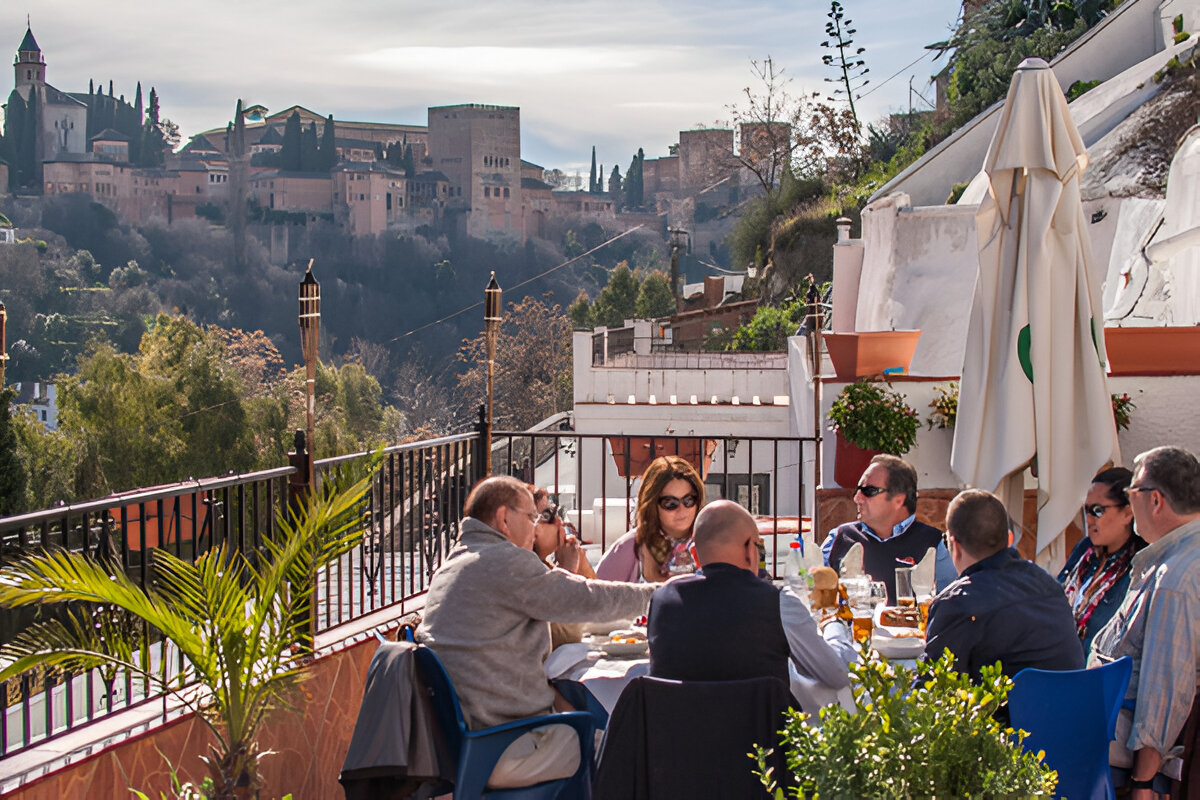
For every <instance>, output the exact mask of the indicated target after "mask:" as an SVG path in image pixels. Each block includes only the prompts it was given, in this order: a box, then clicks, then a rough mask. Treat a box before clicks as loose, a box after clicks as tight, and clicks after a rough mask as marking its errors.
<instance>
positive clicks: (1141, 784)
mask: <svg viewBox="0 0 1200 800" xmlns="http://www.w3.org/2000/svg"><path fill="white" fill-rule="evenodd" d="M1128 785H1129V788H1130V789H1153V788H1154V778H1147V779H1146V780H1144V781H1139V780H1138V779H1137V778H1134V777H1130V778H1129V784H1128Z"/></svg>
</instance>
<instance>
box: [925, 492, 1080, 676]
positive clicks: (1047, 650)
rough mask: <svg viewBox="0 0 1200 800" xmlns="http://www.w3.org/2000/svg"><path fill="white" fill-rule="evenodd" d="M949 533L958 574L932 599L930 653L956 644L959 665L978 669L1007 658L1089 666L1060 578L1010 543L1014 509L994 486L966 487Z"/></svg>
mask: <svg viewBox="0 0 1200 800" xmlns="http://www.w3.org/2000/svg"><path fill="white" fill-rule="evenodd" d="M946 539H947V541H948V543H949V546H950V557H951V558H952V559H953V560H954V566H955V567H956V568H957V569H958V571H959V578H958V580H956V581H954V583H952V584H950V586H948V587H947V588H946V590H945V591H943V592H941V593H940V594H938V596H937V597H935V598H934V600H933V604H932V605H930V607H929V624H928V625H927V627H926V637H925V656H926V658H929V659H937V658H940V657H941V655H942V653H943V652H944V651H946V650H949V651H950V652H951V653H953V654H954V661H955V664H954V666H955V669H958V670H959V671H961V672H966V673H969V674H970V675H971V677H973V678H978V677H979V670H980V668H981V667H984V666H988V665H990V664H995V663H996V662H997V661H999V662H1000V664H1001V669H1003V671H1004V674H1005V675H1008V676H1009V677H1010V678H1011V677H1012V676H1013V675H1016V674H1017V673H1018V672H1020V671H1021V670H1022V669H1024V668H1025V667H1037V668H1038V669H1059V670H1061V669H1083V644H1082V643H1081V642H1080V641H1079V636H1078V635H1072V633H1073V631H1074V630H1075V618H1074V616H1073V615H1072V614H1071V605H1070V603H1068V602H1067V596H1066V595H1065V594H1063V591H1062V587H1061V586H1060V585H1059V583H1058V581H1056V580H1054V578H1052V577H1050V575H1049V573H1047V572H1046V571H1045V570H1043V569H1042V568H1041V567H1039V566H1038V565H1036V564H1034V563H1032V562H1030V561H1026V560H1025V559H1023V558H1021V556H1020V555H1019V554H1018V553H1017V551H1016V550H1015V549H1013V548H1012V547H1009V546H1008V512H1007V511H1005V509H1004V504H1003V503H1001V502H1000V500H999V498H997V497H996V496H995V495H993V494H991V493H990V492H983V491H980V490H978V489H967V490H966V491H963V492H959V494H958V496H957V497H955V498H954V499H953V500H951V501H950V506H949V508H947V510H946Z"/></svg>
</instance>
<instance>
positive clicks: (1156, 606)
mask: <svg viewBox="0 0 1200 800" xmlns="http://www.w3.org/2000/svg"><path fill="white" fill-rule="evenodd" d="M1133 463H1134V470H1133V481H1132V482H1131V483H1130V485H1129V489H1128V495H1129V504H1130V506H1131V507H1132V508H1133V520H1134V525H1135V526H1136V528H1137V532H1138V535H1139V536H1141V537H1142V538H1143V539H1145V540H1146V541H1147V542H1148V543H1149V545H1148V546H1147V547H1146V548H1145V549H1143V550H1142V551H1141V552H1139V553H1138V554H1137V555H1135V556H1134V557H1133V565H1132V566H1131V567H1130V581H1129V589H1128V591H1127V592H1126V593H1125V600H1124V602H1122V603H1121V607H1120V608H1119V609H1118V610H1117V613H1116V615H1115V616H1114V617H1113V618H1112V619H1111V620H1109V623H1108V624H1107V625H1106V626H1104V627H1103V628H1101V629H1100V632H1099V633H1097V634H1096V638H1095V639H1094V640H1093V642H1092V657H1091V662H1092V663H1093V664H1102V663H1106V662H1108V661H1112V660H1114V659H1117V658H1120V657H1121V656H1129V657H1130V658H1132V659H1133V676H1132V677H1131V678H1130V680H1129V688H1128V690H1127V691H1126V693H1125V698H1126V704H1127V705H1128V703H1129V702H1130V701H1132V704H1133V708H1132V711H1130V710H1129V709H1128V708H1123V709H1122V710H1121V716H1120V717H1119V718H1118V721H1117V739H1116V741H1114V742H1113V743H1112V746H1111V747H1110V750H1109V761H1110V763H1112V764H1113V765H1114V766H1118V767H1125V768H1128V769H1130V778H1131V780H1130V782H1129V786H1130V788H1131V789H1132V797H1133V798H1134V800H1144V799H1145V798H1151V797H1154V796H1155V794H1154V789H1153V788H1152V783H1153V781H1154V777H1155V775H1157V774H1158V773H1160V772H1161V773H1162V774H1164V775H1166V776H1168V777H1171V778H1175V779H1178V780H1179V785H1178V786H1177V787H1176V788H1177V789H1178V791H1179V795H1178V796H1180V797H1196V796H1197V795H1198V794H1200V763H1197V762H1198V761H1200V759H1198V755H1200V754H1198V753H1197V727H1198V726H1200V718H1198V711H1197V702H1196V691H1197V687H1200V460H1197V458H1196V456H1195V455H1193V454H1192V453H1190V452H1188V451H1187V450H1184V449H1183V448H1180V447H1157V448H1155V449H1153V450H1150V451H1147V452H1145V453H1142V454H1141V455H1140V456H1138V457H1137V458H1136V459H1134V462H1133ZM1176 749H1178V751H1180V752H1172V751H1173V750H1176ZM1172 796H1176V795H1175V791H1174V790H1173V791H1172Z"/></svg>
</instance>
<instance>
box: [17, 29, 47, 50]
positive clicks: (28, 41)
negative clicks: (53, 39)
mask: <svg viewBox="0 0 1200 800" xmlns="http://www.w3.org/2000/svg"><path fill="white" fill-rule="evenodd" d="M41 49H42V48H40V47H38V43H37V39H34V38H33V31H32V30H31V29H30V28H26V29H25V38H24V39H22V40H21V46H20V47H18V48H17V50H18V52H20V51H27V50H39V51H40V50H41Z"/></svg>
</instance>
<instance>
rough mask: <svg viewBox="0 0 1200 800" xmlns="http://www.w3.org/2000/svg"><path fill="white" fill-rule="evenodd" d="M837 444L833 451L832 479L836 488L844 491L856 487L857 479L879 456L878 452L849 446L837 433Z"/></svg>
mask: <svg viewBox="0 0 1200 800" xmlns="http://www.w3.org/2000/svg"><path fill="white" fill-rule="evenodd" d="M836 436H837V444H836V445H835V446H834V451H833V479H834V480H835V481H837V483H838V486H841V487H843V488H846V489H850V488H853V487H855V486H857V485H858V479H859V478H861V477H862V474H863V473H864V472H866V470H867V467H868V466H869V465H870V463H871V459H872V458H874V457H875V456H877V455H879V452H880V451H879V450H864V449H862V448H861V447H859V446H858V445H856V444H851V443H850V442H848V441H846V440H845V439H844V438H842V435H841V434H840V433H839V434H837V435H836Z"/></svg>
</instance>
